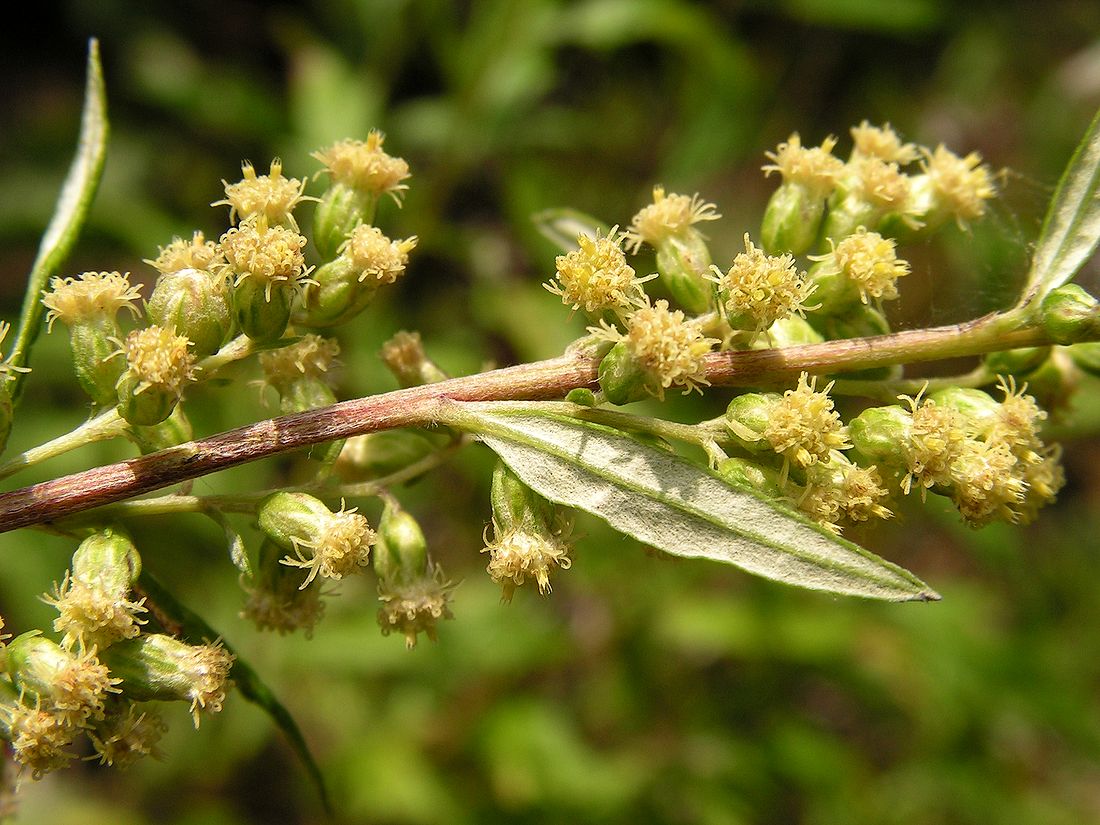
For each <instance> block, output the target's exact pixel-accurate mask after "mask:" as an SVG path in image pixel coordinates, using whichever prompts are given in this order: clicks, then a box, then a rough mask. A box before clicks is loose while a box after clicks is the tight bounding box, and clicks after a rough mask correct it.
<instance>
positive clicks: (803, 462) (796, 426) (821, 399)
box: [763, 373, 850, 467]
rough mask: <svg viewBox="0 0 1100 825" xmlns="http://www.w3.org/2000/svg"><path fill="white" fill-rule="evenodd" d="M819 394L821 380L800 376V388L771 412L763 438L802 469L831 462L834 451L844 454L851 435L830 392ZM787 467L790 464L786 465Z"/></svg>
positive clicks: (829, 386)
mask: <svg viewBox="0 0 1100 825" xmlns="http://www.w3.org/2000/svg"><path fill="white" fill-rule="evenodd" d="M832 388H833V385H832V383H831V382H830V383H829V384H828V385H827V386H826V387H825V389H823V390H821V391H818V390H817V376H816V375H815V376H814V377H813V378H812V379H809V380H807V375H806V373H802V374H801V375H799V376H798V385H797V386H796V387H795V388H794V389H792V390H787V391H786V392H785V393H783V397H782V398H780V399H779V400H778V401H776V402H775V403H774V404H773V405H772V408H771V410H770V414H769V416H768V421H767V424H766V425H765V427H764V432H763V436H764V438H765V439H766V440H767V441H768V443H769V444H771V446H772V449H773V450H775V451H776V452H777V453H779V454H780V455H782V456H783V457H784V459H786V461H789V462H792V463H794V464H795V466H798V467H809V466H810V465H811V464H816V463H817V462H819V461H827V460H828V459H829V456H830V455H831V454H832V451H833V450H844V449H847V448H848V447H849V446H850V445H849V443H848V432H847V430H846V429H845V427H844V426H843V425H842V424H841V423H840V415H838V414H837V412H836V411H835V410H834V409H833V399H832V398H830V397H829V390H831V389H832ZM784 466H786V462H785V464H784Z"/></svg>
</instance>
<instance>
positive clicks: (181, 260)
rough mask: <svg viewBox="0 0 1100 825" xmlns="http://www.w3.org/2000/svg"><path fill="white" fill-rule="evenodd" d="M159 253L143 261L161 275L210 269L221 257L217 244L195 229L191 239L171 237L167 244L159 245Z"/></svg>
mask: <svg viewBox="0 0 1100 825" xmlns="http://www.w3.org/2000/svg"><path fill="white" fill-rule="evenodd" d="M159 249H160V254H159V255H157V257H156V258H155V259H153V260H149V259H146V260H145V263H147V264H149V265H150V266H151V267H153V268H154V269H156V270H157V271H158V272H160V273H161V274H162V275H169V274H171V273H173V272H179V271H180V270H183V269H202V270H207V271H209V270H211V269H213V268H214V266H215V264H216V263H218V262H219V261H220V259H221V251H220V250H219V249H218V246H217V244H215V243H214V242H213V241H208V240H206V238H205V237H204V236H203V234H202V232H200V231H198V230H196V231H195V234H194V235H192V236H191V240H189V241H185V240H183V239H182V238H173V239H172V242H171V243H170V244H168V246H162V247H159Z"/></svg>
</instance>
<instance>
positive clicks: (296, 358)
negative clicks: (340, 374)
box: [260, 333, 340, 393]
mask: <svg viewBox="0 0 1100 825" xmlns="http://www.w3.org/2000/svg"><path fill="white" fill-rule="evenodd" d="M339 354H340V343H339V342H338V341H337V340H336V339H335V338H323V337H321V336H320V335H314V334H313V333H309V334H307V335H303V336H302V338H301V339H300V340H298V341H295V342H294V343H293V344H290V345H289V346H285V347H280V348H279V349H274V350H268V351H267V352H262V353H260V367H261V368H262V369H263V371H264V376H265V380H266V383H268V384H270V385H271V386H273V387H275V388H276V389H277V390H279V388H280V386H286V385H289V384H291V383H293V382H294V381H297V380H299V379H302V378H311V379H316V380H323V379H325V378H327V377H328V371H329V368H330V367H332V366H333V365H335V364H337V363H339V362H338V361H337V360H336V356H338V355H339ZM279 392H280V393H281V392H282V390H279Z"/></svg>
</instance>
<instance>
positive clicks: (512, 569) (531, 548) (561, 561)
mask: <svg viewBox="0 0 1100 825" xmlns="http://www.w3.org/2000/svg"><path fill="white" fill-rule="evenodd" d="M494 532H495V533H496V538H495V539H494V540H493V541H492V542H489V543H487V544H486V546H485V547H484V549H482V551H481V552H482V553H488V554H489V565H488V567H487V568H486V570H488V571H489V576H490V577H491V578H492V580H493V581H495V582H496V583H497V584H499V585H501V587H502V589H503V592H502V594H501V599H502V600H503V601H506V602H510V601H512V595H513V594H514V593H515V591H516V588H517V587H519V586H521V585H522V584H523V583H524V582H525V581H526V580H527V579H529V578H530V579H534V580H535V582H537V583H538V587H539V592H540V593H542V594H543V595H544V596H545V595H546V594H548V593H549V592H550V590H551V587H550V573H551V572H552V571H553V570H554V568H555V567H560V568H561V569H562V570H568V569H569V567H570V566H571V565H572V564H573V560H572V559H571V558H570V557H569V550H570V547H569V544H568V543H567V542H566V541H565V540H563V539H562V538H560V537H557V536H552V535H546V534H545V533H543V532H531V531H529V530H526V529H524V528H523V527H522V526H520V527H515V528H512V529H508V530H504V531H500V530H497V529H496V528H495V527H494Z"/></svg>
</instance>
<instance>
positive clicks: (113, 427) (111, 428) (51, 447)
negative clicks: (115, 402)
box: [0, 407, 128, 478]
mask: <svg viewBox="0 0 1100 825" xmlns="http://www.w3.org/2000/svg"><path fill="white" fill-rule="evenodd" d="M127 426H128V425H127V423H126V422H125V421H124V420H123V419H122V418H121V417H120V416H119V414H118V408H117V407H112V408H111V409H109V410H107V411H106V412H103V413H100V414H99V415H97V416H96V417H95V418H93V419H91V420H90V421H85V422H84V423H83V424H81V425H80V426H79V427H77V428H76V429H75V430H72V431H71V432H68V433H65V435H61V436H58V437H57V438H54V439H52V440H50V441H47V442H46V443H45V444H39V445H38V446H37V447H32V448H31V449H29V450H27V451H26V452H23V453H20V454H19V455H17V456H13V457H12V458H11V459H9V460H8V461H6V462H4V463H3V464H0V478H7V477H8V476H10V475H12V474H13V473H17V472H19V471H20V470H23V469H26V468H27V467H33V466H34V465H35V464H39V463H41V462H43V461H45V460H46V459H48V458H53V457H54V456H59V455H61V454H62V453H67V452H69V450H75V449H77V448H78V447H83V446H84V445H85V444H92V443H93V442H96V441H106V440H107V439H109V438H116V437H118V436H120V435H125V433H126V428H127Z"/></svg>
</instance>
